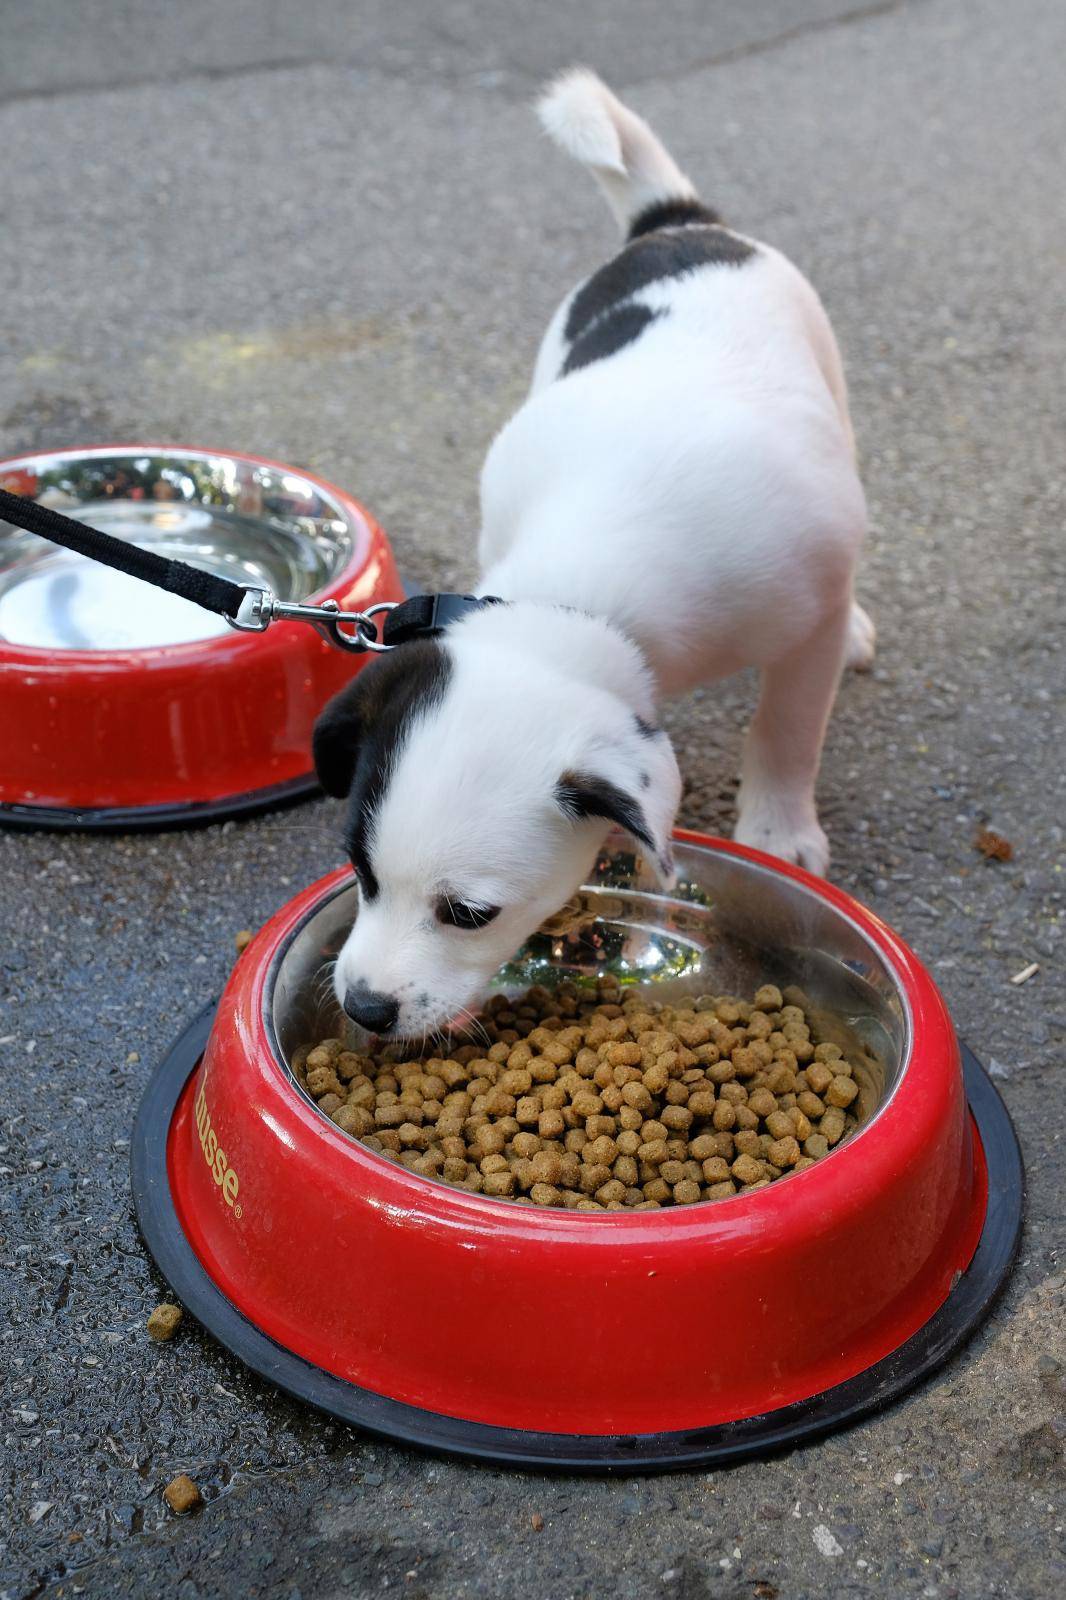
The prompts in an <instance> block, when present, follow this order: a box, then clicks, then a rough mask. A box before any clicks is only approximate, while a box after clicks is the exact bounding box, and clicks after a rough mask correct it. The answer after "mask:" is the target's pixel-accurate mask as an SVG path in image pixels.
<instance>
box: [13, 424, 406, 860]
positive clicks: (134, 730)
mask: <svg viewBox="0 0 1066 1600" xmlns="http://www.w3.org/2000/svg"><path fill="white" fill-rule="evenodd" d="M0 486H2V487H4V488H6V489H9V490H10V491H11V492H13V493H17V494H23V495H28V496H29V497H30V498H33V499H36V500H38V501H40V502H41V503H42V504H45V505H50V506H52V507H53V508H55V509H56V510H60V511H64V512H66V513H67V514H68V515H71V516H74V517H77V518H80V519H81V520H83V521H85V522H87V523H89V524H90V525H91V526H93V527H96V528H101V529H103V530H105V531H106V532H108V533H113V534H117V535H118V536H119V537H122V538H127V539H129V540H131V541H132V542H133V543H135V544H137V545H141V546H144V547H146V548H150V549H153V550H156V551H158V552H159V553H160V554H162V555H165V556H174V557H177V558H178V559H179V560H183V561H187V562H189V563H190V564H191V565H193V566H199V567H202V568H205V569H206V570H208V571H211V572H214V573H217V574H219V575H221V576H224V577H227V578H230V579H232V580H233V581H235V582H238V583H248V584H253V585H259V586H266V587H269V588H271V589H273V590H274V592H275V593H276V594H278V595H279V596H280V597H281V598H283V599H286V600H297V601H299V600H305V599H312V598H313V599H316V600H321V599H335V600H337V601H338V602H339V603H340V604H341V605H342V607H345V608H347V607H352V608H357V609H365V607H367V606H369V605H371V604H374V603H375V602H377V601H381V600H396V599H399V598H400V597H401V587H400V583H399V579H398V577H397V574H396V568H395V565H394V563H393V559H392V553H391V551H390V549H389V546H388V542H387V540H386V539H385V536H384V534H383V533H382V532H381V530H380V528H378V527H377V525H376V524H375V523H374V522H373V520H372V518H371V517H370V516H369V515H368V514H367V512H366V511H365V510H364V509H363V508H362V507H361V506H360V505H359V504H358V503H357V502H356V501H354V500H353V499H351V497H350V496H348V495H346V494H345V493H343V491H341V490H339V489H336V488H334V487H333V486H332V485H330V484H327V483H324V482H322V481H321V480H319V479H317V478H315V477H313V476H311V475H310V474H308V473H305V472H300V471H297V470H296V469H294V468H290V467H286V466H283V465H281V464H279V463H276V462H270V461H262V460H259V459H258V458H256V457H252V456H241V455H235V454H230V453H226V452H219V451H208V450H191V449H183V448H180V447H162V446H156V445H124V446H106V447H98V448H94V449H83V450H63V451H56V452H53V453H50V454H47V455H36V456H23V457H20V458H18V459H16V460H12V461H0ZM353 670H356V667H355V665H354V663H353V659H352V658H350V657H346V656H345V655H344V654H343V653H341V652H340V651H336V650H333V649H331V647H330V646H329V645H328V644H326V643H325V641H324V640H322V639H321V638H319V636H318V635H317V634H316V633H315V632H314V631H313V630H312V629H310V628H309V627H307V626H306V625H300V624H287V623H279V624H275V625H274V627H273V628H272V629H271V630H270V632H269V633H267V634H262V635H259V634H256V635H241V634H238V633H235V632H233V631H232V630H231V629H230V628H229V627H228V626H227V625H226V623H225V622H224V621H223V620H222V619H221V618H219V617H215V616H214V615H213V614H212V613H211V612H208V611H205V610H203V609H201V608H200V607H198V606H194V605H192V604H191V603H189V602H187V601H185V600H181V599H179V598H177V597H176V596H174V595H170V594H166V593H164V592H162V591H161V590H159V589H156V588H154V587H153V586H152V585H150V584H145V583H141V582H139V581H138V580H136V579H134V578H129V577H126V576H124V575H123V574H120V573H117V572H113V571H111V570H110V569H108V568H106V567H103V566H100V565H98V564H97V563H94V562H92V561H89V560H87V559H85V558H84V557H81V556H78V555H75V554H74V553H72V552H70V551H67V550H64V549H60V548H58V547H56V546H54V545H50V544H49V543H48V542H47V541H46V540H43V539H40V538H38V537H36V536H35V535H33V534H28V533H24V532H22V531H21V530H16V529H12V528H9V527H8V526H7V525H6V524H4V523H2V522H0V751H2V752H3V754H2V756H0V822H3V823H7V824H8V825H16V826H18V825H22V826H60V827H61V826H85V827H94V826H95V827H112V828H122V827H138V826H161V825H165V824H174V823H182V822H193V821H198V820H200V821H202V820H210V819H213V818H216V817H219V816H227V815H233V814H236V813H237V812H240V811H247V810H252V809H257V808H261V807H262V806H264V805H268V804H271V803H276V802H278V801H281V800H285V799H291V798H295V797H297V796H298V795H300V794H306V793H310V792H312V791H313V789H314V779H313V776H312V774H311V770H310V768H311V762H310V738H311V729H312V727H313V724H314V720H315V717H316V716H317V714H318V711H319V710H320V709H321V707H322V705H323V704H324V703H325V701H326V700H327V699H328V698H329V696H330V695H331V694H333V693H334V692H335V691H336V690H337V689H339V688H340V687H341V686H342V685H343V684H344V683H345V682H347V681H348V679H349V678H350V677H351V675H352V672H353Z"/></svg>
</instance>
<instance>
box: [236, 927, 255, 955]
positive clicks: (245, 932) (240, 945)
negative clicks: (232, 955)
mask: <svg viewBox="0 0 1066 1600" xmlns="http://www.w3.org/2000/svg"><path fill="white" fill-rule="evenodd" d="M254 938H255V934H254V933H253V932H252V930H251V928H242V929H241V930H240V932H239V933H235V934H234V936H233V942H234V944H235V945H236V946H237V954H238V955H239V956H240V955H243V954H244V952H245V951H246V950H247V948H248V946H249V945H250V944H251V942H252V940H253V939H254Z"/></svg>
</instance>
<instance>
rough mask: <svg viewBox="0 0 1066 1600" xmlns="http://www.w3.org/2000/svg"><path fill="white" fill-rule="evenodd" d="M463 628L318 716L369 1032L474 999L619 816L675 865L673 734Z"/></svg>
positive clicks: (352, 954)
mask: <svg viewBox="0 0 1066 1600" xmlns="http://www.w3.org/2000/svg"><path fill="white" fill-rule="evenodd" d="M470 633H471V630H469V629H468V628H466V627H465V626H464V627H460V628H455V629H452V630H449V633H448V634H447V635H446V637H445V639H443V640H440V641H437V640H432V641H430V640H419V641H416V642H412V643H409V644H405V645H402V646H401V647H400V648H398V649H397V650H395V651H393V652H391V653H389V654H388V655H386V656H383V657H381V658H380V659H378V660H377V661H375V662H373V663H372V664H371V665H369V666H367V667H366V668H364V670H363V671H362V672H360V673H359V675H358V677H356V678H355V680H354V681H353V682H352V683H351V684H350V685H349V687H348V688H346V689H344V690H343V691H342V692H341V693H340V694H339V695H337V696H336V698H335V699H334V700H333V701H331V702H330V704H329V705H328V706H327V707H326V709H325V711H324V712H323V713H322V715H321V717H320V719H319V721H318V725H317V727H316V729H315V737H314V756H315V766H316V768H317V771H318V777H319V781H320V782H321V784H322V787H323V788H324V789H325V790H326V791H327V793H329V794H331V795H336V796H338V797H347V800H348V816H347V832H346V843H347V847H348V853H349V855H350V857H351V860H352V863H353V865H354V867H355V870H356V874H357V876H358V880H359V913H358V916H357V918H356V922H355V926H354V928H353V929H352V932H351V934H350V935H349V937H348V939H347V941H346V943H345V944H344V947H343V949H342V950H341V952H340V956H339V958H338V961H337V966H336V973H335V980H334V982H335V988H336V992H337V998H338V999H339V1001H340V1002H341V1004H342V1005H343V1007H344V1009H345V1010H346V1011H347V1012H348V1014H349V1015H350V1016H351V1017H353V1018H354V1019H355V1020H356V1021H357V1022H359V1023H361V1024H362V1026H364V1027H366V1028H368V1029H369V1030H370V1031H371V1032H374V1033H379V1034H384V1035H392V1036H393V1037H411V1036H421V1035H423V1034H424V1033H426V1032H428V1031H430V1030H432V1029H434V1028H436V1027H439V1026H441V1025H443V1024H444V1023H446V1022H448V1021H451V1020H453V1019H456V1018H458V1017H461V1016H462V1015H463V1013H464V1012H465V1011H466V1010H467V1008H469V1007H470V1006H472V1005H474V1004H475V1003H477V1002H478V1001H479V1000H480V999H481V997H482V996H483V994H484V992H485V988H486V986H487V983H488V980H489V979H490V978H491V976H492V974H493V973H494V972H495V970H496V969H497V967H499V966H500V965H501V964H502V963H503V962H504V961H506V960H508V958H509V957H510V956H512V955H513V954H514V952H515V951H516V950H517V949H518V947H519V946H520V945H521V944H522V943H523V942H524V940H525V939H527V938H528V937H529V935H530V934H531V933H533V931H534V930H535V929H536V928H537V927H538V926H539V925H540V923H541V922H543V921H544V920H545V918H546V917H548V916H550V915H551V914H552V913H553V912H555V911H557V910H558V909H559V907H560V906H562V905H563V904H564V903H565V902H566V901H567V900H568V899H569V898H570V896H571V895H572V894H573V892H574V890H575V889H576V888H577V887H578V885H579V884H580V883H581V882H582V881H583V879H584V878H585V877H586V876H587V874H588V872H589V870H590V868H591V866H592V863H593V861H594V859H595V855H596V852H597V850H598V849H599V847H600V845H601V844H602V842H603V840H604V838H605V836H606V834H607V832H608V830H609V829H610V827H611V825H612V824H618V825H619V826H621V827H622V828H624V829H626V830H627V831H628V832H629V833H630V834H631V835H632V836H633V838H634V839H636V840H637V841H639V843H640V844H641V845H642V846H643V847H644V850H645V852H646V854H647V855H648V857H649V858H650V859H651V860H652V861H653V862H654V863H655V865H656V868H657V870H658V872H659V873H660V875H661V876H662V877H663V878H669V877H670V876H671V875H672V871H673V865H672V858H671V853H670V832H671V827H672V825H673V819H674V813H675V811H676V808H677V804H678V800H679V797H680V791H681V779H680V776H679V774H678V770H677V763H676V761H675V759H674V754H673V751H672V749H671V747H670V742H669V739H668V738H667V737H666V735H665V734H663V733H662V732H661V731H660V730H658V729H656V728H654V727H652V726H650V725H649V724H648V723H647V722H645V721H643V720H642V719H641V717H639V716H638V715H636V714H635V713H634V711H633V710H632V708H631V707H630V706H628V705H627V704H626V703H625V702H624V701H623V700H622V699H621V698H619V697H618V696H616V695H615V694H613V693H611V692H610V691H608V690H605V689H603V688H602V687H599V686H598V685H597V684H595V683H590V682H589V681H588V680H587V678H586V679H582V680H578V681H574V680H571V679H569V678H567V677H566V676H564V675H563V674H562V673H561V672H560V671H558V670H557V669H556V668H555V667H553V668H551V669H547V670H544V671H534V672H531V671H530V670H529V667H530V663H529V660H528V657H525V656H521V655H519V656H515V655H514V654H513V653H509V652H508V651H507V650H505V649H504V650H498V649H492V648H490V649H488V650H486V649H484V648H479V647H478V645H477V643H476V642H475V640H474V639H473V638H471V636H470Z"/></svg>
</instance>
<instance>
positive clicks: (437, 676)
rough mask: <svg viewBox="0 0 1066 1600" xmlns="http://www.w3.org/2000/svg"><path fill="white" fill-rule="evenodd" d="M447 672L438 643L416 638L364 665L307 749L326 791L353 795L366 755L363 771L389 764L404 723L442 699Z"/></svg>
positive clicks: (445, 656)
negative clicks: (358, 770)
mask: <svg viewBox="0 0 1066 1600" xmlns="http://www.w3.org/2000/svg"><path fill="white" fill-rule="evenodd" d="M450 672H451V659H450V657H449V656H448V654H447V652H446V650H445V649H444V646H443V645H442V643H441V642H440V640H438V639H415V640H412V641H411V642H410V643H408V644H403V645H400V646H399V648H398V649H395V650H390V651H388V652H387V654H385V655H380V656H377V657H376V658H375V660H373V661H369V662H367V664H366V666H364V667H363V668H362V669H361V670H360V671H359V673H358V674H357V675H356V677H355V678H354V679H353V680H352V682H351V683H349V684H348V686H347V687H346V688H344V689H342V690H341V692H340V694H337V695H334V697H333V699H332V700H331V701H330V702H329V704H328V705H327V706H326V709H325V710H324V711H323V712H322V714H321V716H320V717H319V719H318V721H317V722H316V724H315V731H314V736H313V739H312V742H311V748H312V752H313V754H314V759H315V771H316V773H317V774H318V781H319V783H320V784H321V785H322V787H323V789H325V791H326V793H327V794H331V795H334V796H335V797H336V798H337V799H338V800H340V799H343V798H344V796H345V795H346V794H349V793H350V792H351V788H352V783H353V781H354V779H355V776H356V769H357V768H358V767H359V765H360V758H361V757H362V756H364V754H365V761H364V763H363V767H364V771H365V770H366V768H367V767H369V768H370V769H373V768H375V767H376V766H382V765H383V764H384V765H387V763H388V761H389V760H390V759H391V757H392V754H393V752H394V751H395V749H396V747H397V746H398V745H399V743H400V742H401V740H402V738H403V734H404V730H405V727H406V726H407V724H408V723H409V722H410V721H411V720H412V719H413V718H415V717H417V716H418V715H419V714H420V713H423V712H425V711H427V710H428V709H429V708H430V707H431V706H432V705H434V704H435V703H436V702H437V701H438V700H440V698H441V697H442V695H443V694H444V691H445V689H446V688H447V686H448V680H449V676H450Z"/></svg>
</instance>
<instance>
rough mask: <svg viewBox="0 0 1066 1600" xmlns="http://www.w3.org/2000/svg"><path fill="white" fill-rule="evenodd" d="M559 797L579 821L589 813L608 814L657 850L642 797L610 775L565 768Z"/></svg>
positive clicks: (557, 792)
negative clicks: (630, 791)
mask: <svg viewBox="0 0 1066 1600" xmlns="http://www.w3.org/2000/svg"><path fill="white" fill-rule="evenodd" d="M555 801H556V804H557V805H558V806H559V807H560V809H561V810H562V811H563V812H564V813H565V815H566V816H568V817H572V818H573V819H574V821H575V822H577V821H580V820H581V819H583V818H585V817H605V818H606V819H607V820H608V821H609V822H616V823H617V824H618V826H619V827H620V828H624V829H625V830H626V832H627V833H631V834H632V835H633V837H634V839H639V840H640V842H641V844H642V845H645V846H646V847H647V849H649V850H651V851H652V852H654V850H655V841H654V839H653V838H652V836H651V834H650V833H649V832H648V823H647V820H646V818H645V816H644V812H643V810H642V809H641V805H640V802H639V800H636V799H634V797H633V796H632V795H631V794H626V792H625V790H624V789H619V787H618V785H617V784H615V783H611V782H610V781H609V779H607V778H597V777H595V776H594V775H592V774H591V773H585V772H564V773H563V775H562V777H561V778H560V779H559V782H558V783H557V784H556V785H555Z"/></svg>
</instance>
